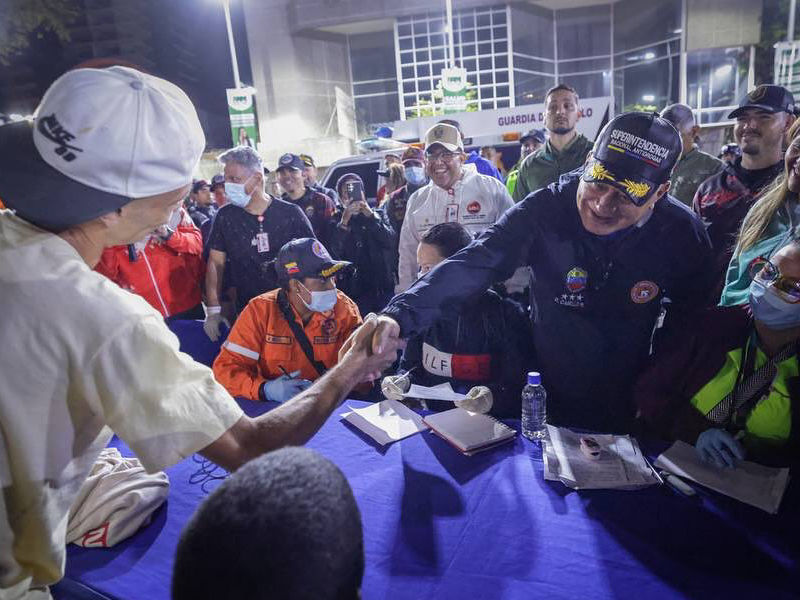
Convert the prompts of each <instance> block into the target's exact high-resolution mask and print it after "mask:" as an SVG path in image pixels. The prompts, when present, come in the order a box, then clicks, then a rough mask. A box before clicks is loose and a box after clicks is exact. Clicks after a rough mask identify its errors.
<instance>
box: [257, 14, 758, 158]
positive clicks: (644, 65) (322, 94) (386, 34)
mask: <svg viewBox="0 0 800 600" xmlns="http://www.w3.org/2000/svg"><path fill="white" fill-rule="evenodd" d="M242 1H243V3H244V4H243V12H244V15H245V23H246V26H247V31H248V45H249V48H248V49H249V53H250V61H251V65H252V71H253V82H252V83H253V85H254V87H255V88H256V90H257V96H256V101H257V105H258V111H259V122H260V125H261V131H262V140H263V141H264V147H265V151H267V149H268V148H269V147H270V146H271V140H272V139H281V140H286V139H287V137H295V138H296V139H303V138H311V137H324V138H330V139H331V144H333V145H337V144H335V143H334V142H333V141H332V140H333V138H335V136H336V133H337V132H336V127H335V123H336V119H335V118H334V114H335V107H336V102H337V93H336V88H337V87H338V88H339V89H340V91H344V92H345V93H346V94H347V95H348V96H349V97H351V98H352V99H353V103H354V106H355V115H356V122H357V134H358V135H359V136H362V137H363V136H366V135H369V133H370V132H371V131H373V130H374V128H375V127H376V126H377V125H379V124H384V123H390V122H393V121H396V120H400V119H408V118H414V117H417V116H422V115H425V114H430V113H431V112H438V110H439V109H440V103H441V94H440V93H437V86H438V85H439V82H440V78H441V71H442V68H444V67H445V66H446V65H447V61H448V43H447V36H446V32H445V25H446V20H445V6H444V4H445V3H444V2H443V1H442V2H430V1H415V0H409V1H406V2H403V3H396V2H388V1H385V0H383V1H376V2H372V3H370V4H369V5H368V6H367V7H365V3H363V2H353V1H348V0H296V1H293V2H286V1H285V0H271V1H267V2H263V1H261V0H242ZM453 7H454V18H453V46H454V59H455V63H456V64H457V65H458V66H461V67H464V68H465V69H466V70H467V81H468V83H469V90H470V91H469V94H468V97H467V102H468V110H486V109H501V108H506V107H514V106H520V105H524V104H534V103H540V102H542V101H543V97H544V93H545V91H546V90H547V89H548V88H549V87H551V86H553V85H555V83H556V82H563V83H567V84H569V85H571V86H573V87H574V88H575V89H576V90H577V91H578V93H579V94H580V95H581V96H582V97H600V96H608V97H611V98H613V106H614V110H615V111H616V112H620V111H625V110H632V109H637V108H638V109H650V110H656V109H661V108H662V107H663V106H665V105H666V104H669V103H671V102H677V101H683V102H686V103H687V104H689V105H691V106H692V107H697V108H699V115H700V121H701V123H702V124H705V125H711V124H716V123H722V122H725V119H726V115H727V113H728V112H729V110H730V108H731V107H732V106H734V105H735V104H736V102H737V99H738V98H739V97H740V96H741V95H742V94H743V93H744V92H745V91H746V90H747V88H748V87H750V86H752V85H753V84H754V80H755V73H754V66H755V65H754V56H755V53H754V46H755V45H756V44H758V43H759V41H760V39H761V17H762V11H763V4H762V2H761V1H758V0H757V1H749V0H725V1H722V0H659V1H658V2H650V3H645V2H641V1H640V0H619V1H617V2H608V1H606V2H596V1H594V2H592V1H587V0H561V1H554V0H550V1H539V2H511V3H509V2H493V1H490V0H489V1H487V0H481V1H478V2H476V1H472V0H455V1H454V2H453ZM340 101H341V94H340Z"/></svg>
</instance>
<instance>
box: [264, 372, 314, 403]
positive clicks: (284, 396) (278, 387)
mask: <svg viewBox="0 0 800 600" xmlns="http://www.w3.org/2000/svg"><path fill="white" fill-rule="evenodd" d="M289 375H290V376H289ZM289 375H281V376H280V377H278V378H277V379H273V380H272V381H265V382H264V384H263V386H264V388H263V389H264V397H265V398H266V399H267V400H272V401H273V402H286V401H287V400H289V399H290V398H294V397H295V396H296V395H297V394H299V393H300V392H302V391H303V390H307V389H308V388H309V387H311V382H310V381H309V380H308V379H299V378H298V377H297V376H298V375H300V371H295V372H294V373H289Z"/></svg>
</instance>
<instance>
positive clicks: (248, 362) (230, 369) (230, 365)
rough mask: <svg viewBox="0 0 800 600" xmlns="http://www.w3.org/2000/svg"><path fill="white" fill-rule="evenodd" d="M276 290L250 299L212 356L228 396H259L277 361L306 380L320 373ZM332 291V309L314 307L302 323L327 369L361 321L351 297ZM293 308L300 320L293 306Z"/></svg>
mask: <svg viewBox="0 0 800 600" xmlns="http://www.w3.org/2000/svg"><path fill="white" fill-rule="evenodd" d="M278 291H279V290H272V291H271V292H267V293H266V294H261V295H260V296H256V297H255V298H253V299H252V300H250V302H249V303H248V305H247V306H246V307H245V309H244V310H243V311H242V313H241V314H240V315H239V318H238V319H236V323H234V325H233V328H232V329H231V332H230V334H229V335H228V339H227V341H226V342H225V343H224V344H223V345H222V350H221V351H220V353H219V356H217V359H216V360H215V361H214V367H213V368H214V376H215V377H216V378H217V381H218V382H219V383H221V384H222V385H223V386H225V389H226V390H228V392H230V394H231V395H232V396H243V397H245V398H249V399H250V400H258V399H259V395H258V391H259V389H260V388H261V384H262V383H264V382H265V381H268V380H272V379H276V378H277V377H280V376H281V375H283V371H281V369H280V368H281V367H283V368H284V369H286V371H287V372H289V373H291V372H293V371H298V370H299V371H300V377H302V378H303V379H308V380H309V381H314V380H315V379H318V378H319V375H318V374H317V371H316V369H314V367H313V366H312V364H311V363H310V362H309V360H308V359H307V358H306V355H305V353H304V352H303V349H302V348H301V347H300V344H299V343H298V342H297V340H296V339H295V337H294V334H293V333H292V330H291V328H290V327H289V324H288V323H287V322H286V319H285V318H284V317H283V314H282V313H281V310H280V308H279V307H278ZM336 296H337V298H338V299H337V301H336V305H335V306H334V307H333V310H332V311H329V312H326V313H318V312H315V313H314V314H313V315H312V316H311V319H310V320H309V322H308V323H306V324H305V325H304V326H303V330H304V331H305V333H306V336H307V337H308V341H309V342H311V346H312V347H313V349H314V358H315V359H316V360H318V361H319V362H321V363H322V364H324V365H325V366H326V367H327V368H329V369H330V368H331V367H333V366H334V365H335V364H336V362H337V360H338V354H339V348H341V347H342V345H343V344H344V342H345V341H346V340H347V338H348V337H349V336H350V334H351V333H352V332H353V330H355V329H356V328H357V327H358V326H359V325H361V314H360V313H359V312H358V307H357V306H356V304H355V302H353V301H352V300H351V299H350V298H348V297H347V296H346V295H345V294H344V292H341V291H338V290H337V292H336ZM292 312H293V313H294V318H295V321H296V322H297V323H298V324H301V325H302V323H303V321H302V320H301V319H300V315H299V314H298V313H297V311H296V310H295V309H294V307H292Z"/></svg>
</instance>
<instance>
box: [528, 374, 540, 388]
mask: <svg viewBox="0 0 800 600" xmlns="http://www.w3.org/2000/svg"><path fill="white" fill-rule="evenodd" d="M528 385H542V376H541V375H539V373H537V372H536V371H531V372H529V373H528Z"/></svg>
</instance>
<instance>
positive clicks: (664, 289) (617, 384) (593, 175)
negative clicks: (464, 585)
mask: <svg viewBox="0 0 800 600" xmlns="http://www.w3.org/2000/svg"><path fill="white" fill-rule="evenodd" d="M680 152H681V140H680V136H679V135H678V132H677V131H675V128H674V127H673V126H672V125H671V124H670V123H668V122H667V121H665V120H664V119H662V118H660V117H659V116H658V115H656V114H646V113H636V112H634V113H627V114H623V115H620V116H618V117H616V118H615V119H613V120H612V121H611V122H609V123H608V125H607V126H606V127H605V129H604V130H603V132H602V133H601V134H600V136H599V137H598V139H597V142H596V143H595V147H594V151H593V157H592V158H591V159H590V160H589V161H588V162H587V164H586V166H585V168H584V170H583V171H582V172H580V173H574V174H571V175H568V176H564V177H562V178H561V180H560V181H559V182H558V183H557V184H556V185H553V186H550V187H547V188H543V189H541V190H539V191H537V192H535V193H533V194H531V195H530V196H528V197H527V198H526V199H525V200H524V201H522V202H520V203H519V204H517V205H515V206H514V208H512V209H511V210H509V211H507V212H506V213H505V214H504V215H503V216H502V217H501V218H500V220H499V221H498V222H497V223H496V224H494V225H493V226H491V227H490V228H489V229H488V230H486V231H485V232H484V233H482V234H481V235H480V236H479V237H478V238H477V239H476V240H475V241H474V242H472V243H471V244H470V245H469V246H467V247H466V248H464V249H463V250H461V251H460V252H457V253H456V254H455V255H453V256H451V257H450V258H448V259H447V260H445V261H443V262H441V263H439V264H438V265H437V266H436V268H435V269H433V270H432V271H431V272H430V273H428V274H427V275H425V276H424V277H422V278H421V279H419V280H418V281H417V282H416V283H415V284H414V285H412V286H411V288H410V289H409V290H408V291H407V292H405V293H402V294H399V295H397V296H395V297H394V298H393V299H392V301H391V302H390V303H389V305H388V306H387V307H386V308H385V309H384V310H383V314H382V316H381V317H380V321H381V322H380V326H379V329H378V332H379V333H378V334H376V336H375V338H374V340H373V343H374V347H375V348H376V349H377V348H382V347H383V345H384V343H387V342H389V341H391V340H394V339H396V338H397V337H398V336H401V337H403V338H409V337H412V336H414V335H418V334H420V333H422V332H424V331H426V330H427V329H429V328H430V327H431V326H432V325H433V324H434V323H435V322H436V321H437V320H439V319H440V318H441V317H442V315H443V314H444V313H445V312H446V311H448V310H451V308H452V307H454V306H461V305H462V304H463V302H464V300H465V299H467V298H471V297H473V296H475V295H476V294H478V293H480V292H483V291H484V290H486V289H487V288H489V286H490V285H491V284H492V282H493V281H496V280H499V279H503V278H505V277H508V276H510V275H511V273H512V272H513V271H514V269H515V268H517V267H518V266H520V265H521V264H522V265H526V266H529V267H530V268H531V270H532V272H533V274H534V276H533V277H531V307H532V308H531V318H532V320H533V348H534V350H535V353H536V354H535V355H536V363H537V367H538V369H537V370H539V371H540V372H541V373H542V380H543V383H544V385H545V387H546V388H547V392H548V406H547V413H548V414H547V418H548V421H550V422H552V423H553V424H558V425H569V426H577V427H583V428H586V429H593V430H599V431H625V430H629V429H630V427H631V425H632V421H633V416H634V408H633V403H632V397H631V388H632V385H633V383H634V380H635V377H636V376H637V375H638V374H639V372H640V370H641V368H642V366H643V364H644V362H645V360H646V359H647V356H648V354H649V351H650V347H651V340H652V338H653V336H654V330H655V328H656V326H657V325H658V324H659V321H660V320H661V319H662V318H664V314H663V311H664V310H665V309H666V307H669V308H668V310H669V312H670V313H674V312H679V311H681V310H690V309H692V308H693V307H694V306H695V305H697V304H698V302H699V301H700V300H702V299H704V298H705V297H706V295H707V294H708V292H709V290H710V287H711V284H712V279H711V277H710V275H709V274H710V260H711V249H710V244H709V241H708V237H707V236H706V234H705V231H704V230H703V226H702V223H700V221H699V220H698V219H697V218H696V216H695V215H693V214H692V213H691V212H690V211H687V210H686V208H685V207H684V206H682V205H681V204H680V203H679V202H678V201H677V200H675V199H674V198H671V197H669V196H668V195H667V190H668V189H669V183H670V181H669V178H670V173H671V172H672V169H673V167H674V166H675V163H676V162H677V160H678V157H679V156H680ZM677 316H678V315H670V314H667V315H666V320H667V326H671V325H672V324H673V323H674V322H675V317H677ZM345 348H347V344H346V345H345Z"/></svg>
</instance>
